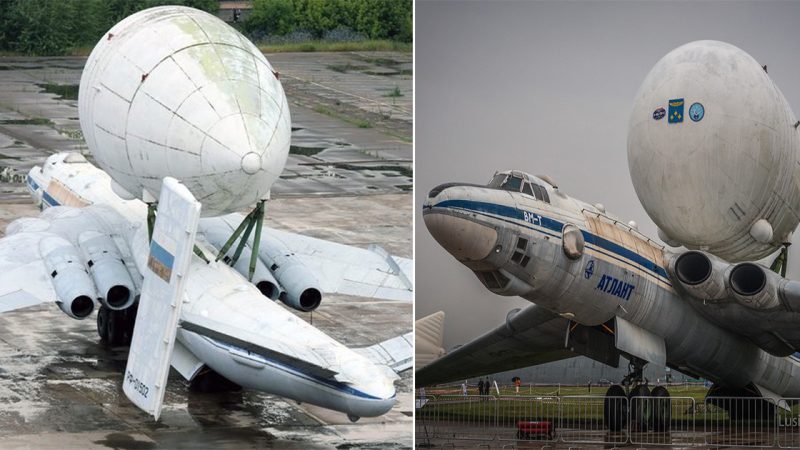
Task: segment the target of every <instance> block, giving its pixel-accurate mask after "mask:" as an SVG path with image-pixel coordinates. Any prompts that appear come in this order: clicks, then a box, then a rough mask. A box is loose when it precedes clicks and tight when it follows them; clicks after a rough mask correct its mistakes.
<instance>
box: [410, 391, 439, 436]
mask: <svg viewBox="0 0 800 450" xmlns="http://www.w3.org/2000/svg"><path fill="white" fill-rule="evenodd" d="M435 410H436V396H433V395H420V394H419V393H418V394H417V396H416V398H415V399H414V432H415V434H414V436H415V439H416V441H417V443H418V444H419V443H423V442H424V443H426V444H430V443H431V439H432V438H433V437H434V436H435V433H434V427H435V426H436V423H437V420H436V415H435V414H434V412H435Z"/></svg>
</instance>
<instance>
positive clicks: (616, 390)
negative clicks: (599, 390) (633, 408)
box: [603, 384, 628, 433]
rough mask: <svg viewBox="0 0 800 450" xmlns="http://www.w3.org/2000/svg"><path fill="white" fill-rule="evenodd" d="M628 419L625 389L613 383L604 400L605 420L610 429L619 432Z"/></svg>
mask: <svg viewBox="0 0 800 450" xmlns="http://www.w3.org/2000/svg"><path fill="white" fill-rule="evenodd" d="M627 420H628V402H627V395H626V394H625V389H623V388H622V386H620V385H618V384H612V385H611V387H609V388H608V390H607V391H606V398H605V400H604V401H603V422H604V423H605V425H606V428H608V429H609V430H610V431H613V432H615V433H616V432H619V431H620V430H622V428H623V427H624V426H625V422H626V421H627Z"/></svg>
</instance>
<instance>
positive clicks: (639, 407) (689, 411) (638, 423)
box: [628, 397, 703, 447]
mask: <svg viewBox="0 0 800 450" xmlns="http://www.w3.org/2000/svg"><path fill="white" fill-rule="evenodd" d="M695 409H696V408H695V401H694V399H693V398H691V397H633V398H631V399H630V401H629V404H628V436H629V437H630V441H631V443H632V444H636V445H642V446H650V447H655V446H680V447H690V446H693V445H699V444H702V443H703V442H702V441H699V442H698V435H697V432H696V419H695Z"/></svg>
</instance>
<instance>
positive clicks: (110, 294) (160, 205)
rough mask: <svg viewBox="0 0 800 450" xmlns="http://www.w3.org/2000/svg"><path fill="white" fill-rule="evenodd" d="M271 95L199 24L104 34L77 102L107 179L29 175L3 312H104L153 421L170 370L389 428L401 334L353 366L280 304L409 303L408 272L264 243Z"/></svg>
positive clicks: (282, 235)
mask: <svg viewBox="0 0 800 450" xmlns="http://www.w3.org/2000/svg"><path fill="white" fill-rule="evenodd" d="M278 78H279V75H278V73H277V71H275V70H274V69H273V68H272V67H271V66H270V64H269V62H268V61H267V60H266V59H265V58H264V55H263V54H262V53H261V52H260V51H259V50H258V49H257V48H256V47H255V46H254V45H253V44H252V43H251V42H250V41H248V40H247V39H246V38H245V37H244V36H242V35H241V34H240V33H238V32H237V31H236V30H234V29H233V28H231V27H229V26H228V25H226V24H225V23H223V22H222V21H221V20H219V19H218V18H216V17H214V16H212V15H210V14H207V13H204V12H202V11H198V10H195V9H192V8H185V7H177V6H165V7H157V8H151V9H148V10H144V11H141V12H139V13H136V14H134V15H132V16H130V17H128V18H126V19H124V20H123V21H121V22H120V23H118V24H117V25H115V26H114V27H113V28H112V29H111V30H109V32H108V33H107V34H106V35H105V36H104V37H103V39H101V41H100V42H99V43H98V44H97V45H96V47H95V48H94V50H93V51H92V54H91V55H90V57H89V59H88V61H87V63H86V66H85V68H84V72H83V75H82V76H81V86H80V92H79V109H80V121H81V128H82V130H83V132H84V135H85V137H86V142H87V145H88V147H89V149H90V151H91V152H92V156H93V157H94V161H95V162H96V163H97V164H98V165H99V166H100V168H98V167H95V165H93V164H91V163H90V162H88V161H87V160H86V159H85V158H84V157H83V156H82V155H80V154H77V153H58V154H54V155H52V156H50V157H49V158H47V160H46V161H45V163H44V164H43V165H42V166H41V167H34V168H33V169H31V171H30V172H29V173H28V176H27V183H28V187H29V189H30V192H31V194H32V195H33V197H34V199H35V201H36V202H37V203H38V204H39V205H41V207H42V208H43V210H44V211H43V212H42V213H41V215H40V216H39V217H37V218H22V219H18V220H16V221H14V222H12V223H11V224H9V226H8V227H7V229H6V236H5V237H3V238H2V239H0V312H4V311H9V310H14V309H18V308H23V307H27V306H32V305H36V304H39V303H43V302H52V301H54V302H56V303H57V305H58V307H59V308H60V309H61V310H62V311H63V312H64V313H65V314H66V315H68V316H70V317H72V318H74V319H85V318H87V317H89V316H90V315H91V314H92V312H93V311H94V310H95V308H96V307H97V306H99V311H98V313H97V331H98V334H99V335H100V338H101V339H102V340H104V341H106V342H108V343H109V344H110V345H113V346H119V345H128V344H130V351H129V356H128V363H127V368H126V372H125V375H124V379H123V387H124V391H125V394H126V395H127V396H128V398H129V399H130V400H131V401H133V403H134V404H136V405H137V406H138V407H140V408H141V409H142V410H144V411H146V412H147V413H149V414H152V415H153V416H154V417H155V418H156V420H157V419H158V417H159V414H160V412H161V408H162V402H163V398H164V392H165V386H166V381H167V376H168V372H169V367H170V365H172V366H173V367H174V368H175V369H176V370H177V371H178V372H179V373H180V374H181V375H182V376H184V377H185V378H186V379H187V380H189V381H190V383H191V384H190V385H191V386H192V387H195V388H197V389H199V390H201V391H202V390H216V389H221V388H228V387H233V388H236V385H238V386H243V387H246V388H252V389H258V390H262V391H265V392H270V393H274V394H277V395H279V396H283V397H287V398H290V399H294V400H296V401H298V402H307V403H311V404H315V405H319V406H322V407H325V408H329V409H333V410H336V411H341V412H343V413H345V414H347V415H348V417H349V418H350V420H352V421H355V420H358V418H360V417H362V416H363V417H373V416H379V415H382V414H384V413H386V412H387V411H389V410H390V409H391V408H392V406H393V405H394V404H395V401H396V390H395V386H394V382H395V380H397V379H398V378H399V377H398V375H397V373H396V372H399V371H402V370H407V369H409V368H410V367H411V365H412V360H413V355H412V343H411V336H410V333H408V334H406V335H403V336H397V337H395V338H392V339H389V340H387V341H384V342H381V343H378V344H375V345H373V346H371V347H365V348H357V349H350V348H348V347H346V346H344V345H343V344H341V343H339V342H337V341H336V340H334V339H333V338H331V337H329V336H327V335H326V334H324V333H323V332H322V331H320V330H319V329H317V328H315V327H314V326H312V325H311V324H309V323H307V322H306V321H304V320H302V319H301V318H299V317H297V316H296V315H295V314H293V313H292V312H291V311H288V310H287V309H285V307H284V306H282V305H281V303H283V304H284V305H285V306H286V307H291V308H294V309H296V310H300V311H305V312H308V311H313V310H315V309H316V308H317V307H319V306H320V304H321V302H322V300H323V296H324V295H325V294H328V293H340V294H347V295H356V296H361V297H370V298H379V299H387V300H397V301H406V302H410V301H411V299H412V296H413V275H412V261H411V260H409V259H405V258H398V257H394V256H392V255H389V254H388V253H387V252H386V251H384V250H383V249H381V248H380V247H377V246H373V247H371V248H368V249H361V248H355V247H350V246H346V245H341V244H336V243H332V242H327V241H322V240H319V239H313V238H309V237H305V236H301V235H298V234H294V233H288V232H284V231H279V230H274V229H270V228H265V227H263V218H264V212H265V209H266V201H267V200H268V199H269V191H270V188H271V186H272V184H273V183H274V181H275V180H276V179H277V178H278V176H279V175H280V173H281V172H282V170H283V168H284V166H285V164H286V158H287V156H288V151H289V140H290V135H291V119H290V117H289V110H288V103H287V101H286V97H285V95H284V92H283V88H282V86H281V84H280V82H279V79H278ZM101 169H102V170H101ZM254 204H255V206H253V205H254ZM251 207H252V211H251V212H250V213H249V214H247V215H246V216H243V215H242V214H239V213H238V211H241V210H244V209H248V208H251ZM201 215H202V216H203V217H202V218H201ZM409 325H410V320H409Z"/></svg>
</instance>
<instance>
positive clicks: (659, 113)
mask: <svg viewBox="0 0 800 450" xmlns="http://www.w3.org/2000/svg"><path fill="white" fill-rule="evenodd" d="M666 114H667V111H666V110H664V108H658V109H657V110H655V111H653V119H655V120H661V119H663V118H664V116H665V115H666Z"/></svg>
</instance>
